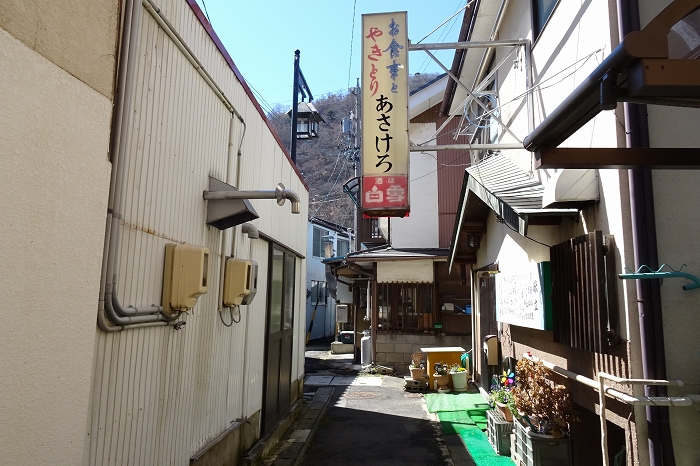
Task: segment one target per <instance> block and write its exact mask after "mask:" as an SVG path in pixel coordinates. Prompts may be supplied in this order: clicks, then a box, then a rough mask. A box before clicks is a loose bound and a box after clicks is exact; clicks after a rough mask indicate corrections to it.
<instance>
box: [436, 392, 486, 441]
mask: <svg viewBox="0 0 700 466" xmlns="http://www.w3.org/2000/svg"><path fill="white" fill-rule="evenodd" d="M425 401H426V403H427V405H428V411H429V412H431V413H438V418H439V419H440V423H441V424H442V425H443V429H444V428H445V425H446V424H451V423H454V424H465V425H476V426H477V427H479V428H480V429H481V430H484V429H486V411H487V410H488V409H490V407H489V404H488V403H487V402H486V401H485V400H484V398H483V397H482V396H481V395H480V394H479V393H428V394H426V395H425ZM457 428H458V426H455V427H448V429H449V430H455V429H457ZM445 433H448V432H447V431H445Z"/></svg>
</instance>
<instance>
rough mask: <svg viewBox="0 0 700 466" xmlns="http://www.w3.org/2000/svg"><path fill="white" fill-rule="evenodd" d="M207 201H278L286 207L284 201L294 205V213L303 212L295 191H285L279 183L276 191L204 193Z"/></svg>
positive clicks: (278, 203)
mask: <svg viewBox="0 0 700 466" xmlns="http://www.w3.org/2000/svg"><path fill="white" fill-rule="evenodd" d="M203 197H204V200H205V201H228V200H231V199H277V205H279V206H282V205H284V200H285V199H289V201H290V202H291V203H292V213H293V214H298V213H300V212H301V201H300V200H299V196H298V195H297V193H295V192H294V191H291V190H289V189H285V188H284V185H283V184H282V183H278V184H277V186H276V187H275V190H274V191H204V194H203Z"/></svg>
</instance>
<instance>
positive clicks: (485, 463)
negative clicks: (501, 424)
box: [459, 426, 513, 466]
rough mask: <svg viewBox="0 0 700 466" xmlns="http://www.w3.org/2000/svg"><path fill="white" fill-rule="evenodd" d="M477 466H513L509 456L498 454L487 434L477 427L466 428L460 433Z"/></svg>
mask: <svg viewBox="0 0 700 466" xmlns="http://www.w3.org/2000/svg"><path fill="white" fill-rule="evenodd" d="M459 436H460V437H462V440H463V441H464V444H465V445H466V446H467V450H469V454H470V455H471V457H472V459H473V460H474V463H476V466H513V461H511V459H510V457H509V456H501V455H499V454H498V453H496V452H495V451H494V449H493V447H492V446H491V444H490V443H489V440H488V438H487V437H486V434H485V433H484V432H482V431H481V429H479V428H478V427H475V426H465V427H464V428H462V429H461V430H460V432H459Z"/></svg>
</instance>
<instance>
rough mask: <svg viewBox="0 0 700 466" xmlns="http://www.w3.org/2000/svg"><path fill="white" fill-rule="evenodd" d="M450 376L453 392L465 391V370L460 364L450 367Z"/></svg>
mask: <svg viewBox="0 0 700 466" xmlns="http://www.w3.org/2000/svg"><path fill="white" fill-rule="evenodd" d="M450 376H451V377H452V387H454V389H455V391H457V392H463V391H465V390H466V389H467V370H466V369H465V368H464V367H462V366H461V365H460V364H453V365H452V366H450Z"/></svg>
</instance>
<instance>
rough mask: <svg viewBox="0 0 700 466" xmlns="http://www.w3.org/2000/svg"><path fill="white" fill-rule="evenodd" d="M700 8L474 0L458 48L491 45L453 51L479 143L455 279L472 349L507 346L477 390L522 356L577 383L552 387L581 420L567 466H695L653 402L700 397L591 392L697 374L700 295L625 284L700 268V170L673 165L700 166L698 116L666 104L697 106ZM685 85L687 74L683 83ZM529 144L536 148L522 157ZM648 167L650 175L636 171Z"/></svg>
mask: <svg viewBox="0 0 700 466" xmlns="http://www.w3.org/2000/svg"><path fill="white" fill-rule="evenodd" d="M636 6H638V7H639V17H638V18H637V17H635V11H634V10H635V7H636ZM666 7H668V8H666ZM699 7H700V2H698V1H697V0H695V1H694V0H689V1H683V0H680V1H674V2H671V1H670V0H666V1H646V0H639V1H631V2H617V5H616V4H615V3H614V2H613V3H611V2H607V1H598V0H591V1H586V2H566V1H544V0H534V1H531V2H530V1H526V0H511V1H507V0H506V1H502V2H480V3H479V2H476V3H475V4H473V5H472V6H471V7H470V8H469V9H468V11H467V15H466V16H465V24H467V25H469V27H467V28H464V29H463V33H464V34H463V37H461V40H464V41H473V42H479V41H487V42H490V43H491V45H493V47H491V48H488V49H485V48H471V49H468V50H460V51H458V52H456V54H457V56H456V58H455V63H456V64H458V66H456V67H454V68H453V69H452V70H451V72H452V73H454V74H455V75H457V76H459V78H460V84H457V85H455V82H454V81H452V82H451V83H450V84H448V89H447V92H446V94H445V95H446V98H445V101H444V105H443V112H445V113H450V114H456V115H458V116H457V118H460V115H465V114H466V115H467V116H468V118H466V119H464V120H463V124H462V126H461V127H460V134H461V136H460V138H459V139H458V140H457V141H456V142H457V143H463V144H464V143H471V144H477V145H478V144H482V146H475V149H476V148H478V149H480V150H474V151H472V159H473V161H474V165H473V166H472V167H470V168H468V169H467V170H466V173H465V177H464V183H463V187H462V191H461V195H462V198H461V201H460V207H459V211H458V215H457V222H458V228H457V229H456V230H455V234H454V235H453V239H452V244H451V249H450V265H451V267H452V268H453V269H454V268H458V269H462V270H464V271H465V272H466V273H468V274H469V275H470V276H471V284H472V293H473V299H474V324H475V328H474V345H475V347H481V346H482V345H483V344H484V343H485V341H486V340H487V338H488V337H487V336H488V335H495V336H496V338H497V340H498V358H497V361H496V363H495V364H493V363H492V362H490V361H488V359H487V356H486V355H482V357H480V358H476V361H475V362H476V378H477V380H478V382H479V384H480V386H481V387H482V388H483V389H484V390H488V388H489V384H490V379H491V374H493V373H494V372H495V371H500V368H499V367H498V366H499V365H500V362H501V358H503V359H505V363H511V364H512V361H513V360H514V359H520V358H522V357H523V354H524V353H525V352H530V353H531V354H532V355H533V356H535V357H537V358H541V359H542V360H544V361H546V362H548V363H551V364H554V365H556V366H559V367H560V368H563V369H564V370H568V371H569V372H568V373H565V374H566V375H567V376H572V375H571V373H574V374H578V375H580V376H582V377H579V379H578V381H575V380H573V379H568V378H565V377H557V376H555V377H557V378H556V380H557V381H558V382H561V383H564V384H566V385H567V386H568V387H569V389H570V391H571V393H572V397H573V401H574V402H575V407H576V410H577V413H578V415H579V417H580V419H581V420H580V422H577V423H574V424H573V425H572V432H571V433H572V435H571V437H572V441H573V455H574V464H603V463H604V464H612V462H613V457H614V456H616V455H617V457H618V458H625V459H626V464H642V465H648V464H651V465H661V464H664V465H667V464H678V465H688V466H690V465H695V464H699V463H700V450H698V448H697V445H696V444H697V440H696V439H697V436H696V432H697V431H698V429H700V418H699V417H698V416H697V412H696V411H697V410H696V409H695V408H692V407H687V406H678V407H665V406H658V407H649V408H645V406H644V404H657V405H664V404H665V405H668V404H669V403H670V401H669V399H668V397H667V396H668V395H671V396H679V397H681V398H680V399H682V402H681V401H679V402H678V404H681V405H683V404H685V405H690V404H693V403H695V404H696V408H697V403H698V398H697V391H698V387H697V386H696V385H692V386H689V385H688V384H686V385H685V386H684V387H676V386H673V384H671V386H669V387H668V388H666V387H665V386H664V382H660V384H662V385H661V386H660V387H655V388H650V389H648V390H647V391H646V395H649V396H652V397H653V398H652V399H646V398H644V397H643V396H644V395H645V390H644V389H643V387H642V386H640V385H631V384H629V383H624V382H623V383H619V384H615V388H616V389H617V390H620V391H621V392H624V394H622V395H621V394H619V393H617V394H610V393H608V396H607V397H605V396H604V397H603V399H604V400H605V403H606V404H605V409H604V408H602V407H601V402H600V401H599V393H598V390H597V389H596V388H595V387H597V386H598V384H599V383H605V384H606V385H607V386H610V385H613V383H612V382H611V381H610V380H603V382H600V380H601V374H604V373H609V374H612V375H613V376H615V377H619V378H622V379H630V378H635V379H642V378H643V379H655V380H666V379H673V380H686V381H690V382H691V383H697V380H698V379H700V365H699V364H698V362H700V360H699V359H698V358H699V357H700V346H699V345H700V344H699V343H698V340H697V338H695V333H696V328H697V325H689V322H694V321H695V317H696V315H697V306H696V304H697V299H698V297H697V295H694V293H697V290H693V289H687V290H685V289H684V288H683V285H686V284H689V285H693V283H692V282H689V281H687V280H686V279H684V278H670V276H669V275H667V277H669V278H667V279H665V280H663V284H661V282H660V281H659V280H651V279H648V278H649V276H648V275H647V276H635V275H633V276H623V277H619V274H625V273H626V272H628V271H630V272H634V271H636V270H638V269H639V268H640V267H642V266H644V268H643V269H642V270H641V271H642V272H656V271H657V270H658V269H659V268H660V267H661V265H662V264H667V265H668V266H671V267H673V268H674V269H675V270H678V269H679V268H680V267H681V266H682V265H685V268H684V272H688V273H690V274H691V275H694V276H697V274H698V273H700V253H698V251H700V249H699V248H698V246H699V245H698V235H697V229H698V227H699V226H700V224H699V223H698V217H697V215H695V214H694V212H696V211H697V208H696V206H695V204H696V200H697V199H698V196H699V195H700V192H699V191H698V176H699V175H698V173H697V171H694V170H687V171H686V170H678V169H668V170H667V168H681V169H682V168H684V167H688V168H697V162H696V160H693V159H687V158H685V159H684V158H683V157H684V156H687V155H688V152H690V153H694V154H697V148H698V147H700V135H699V134H698V131H697V130H696V129H695V128H696V127H697V126H698V124H699V123H700V111H698V110H697V109H690V108H681V107H678V106H669V105H671V104H673V103H675V104H678V105H681V106H695V107H697V106H698V102H697V96H698V95H700V82H698V80H697V79H696V77H697V75H698V74H697V70H698V68H697V60H694V59H695V58H697V56H698V53H699V52H698V44H699V43H700V40H699V38H700V26H699V25H700V20H699V19H698V18H699V17H700V13H699V12H698V8H699ZM618 8H619V9H618ZM635 22H637V23H639V25H638V26H635ZM639 26H641V27H642V28H643V29H642V32H641V33H634V32H632V31H634V30H636V29H639ZM622 37H625V40H624V43H622V44H621V38H622ZM459 64H461V65H459ZM667 70H668V71H667ZM682 76H685V77H686V78H689V77H690V76H694V78H690V79H689V81H688V82H686V83H685V84H683V85H680V84H679V82H678V80H679V79H680V77H682ZM686 78H683V79H686ZM653 79H655V80H653ZM684 86H685V87H684ZM469 93H472V94H473V95H475V96H476V98H477V99H474V98H473V97H470V96H469ZM476 100H478V101H479V102H477V101H476ZM625 101H627V102H637V103H642V104H649V105H648V106H642V107H638V106H636V105H632V104H627V103H623V102H625ZM465 108H466V111H465V110H464V109H465ZM603 108H605V109H610V110H607V111H602V109H603ZM501 123H502V124H501ZM647 125H648V131H647ZM491 144H495V146H488V145H491ZM523 144H524V146H525V147H527V149H528V150H530V151H532V152H529V151H528V150H524V149H522V148H521V149H520V150H517V149H513V147H517V146H521V147H522V145H523ZM637 147H651V148H661V149H658V150H655V149H651V150H650V149H642V150H637V149H634V148H637ZM663 148H666V149H663ZM642 167H643V168H652V170H633V169H636V168H642ZM654 168H657V169H654ZM658 168H664V170H660V169H658ZM550 267H551V280H550V279H548V278H547V277H546V275H547V272H546V270H547V269H549V268H550ZM663 272H671V269H669V268H664V269H663ZM538 275H539V276H538ZM658 276H662V275H657V277H658ZM621 278H625V279H624V280H623V279H621ZM635 278H640V279H638V280H636V281H635V280H634V279H635ZM528 281H529V283H528ZM533 283H535V285H536V286H537V287H538V291H537V292H536V293H535V292H533V290H534V289H535V288H534V286H533ZM539 290H544V292H543V293H540V291H539ZM515 296H518V297H523V298H519V299H514V297H515ZM549 298H551V304H547V301H548V299H549ZM539 299H542V301H541V302H538V300H539ZM550 306H551V307H550ZM662 311H663V313H662ZM640 316H642V317H641V318H640ZM509 358H512V359H510V360H509ZM560 372H562V371H560ZM562 373H564V372H562ZM692 381H695V382H692ZM650 387H653V386H652V385H650ZM602 415H604V416H605V418H602V419H603V420H601V416H602ZM603 434H604V436H603ZM604 451H605V452H606V453H604ZM674 457H675V459H674Z"/></svg>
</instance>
